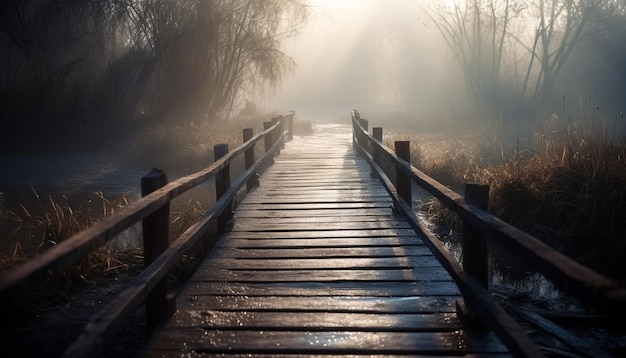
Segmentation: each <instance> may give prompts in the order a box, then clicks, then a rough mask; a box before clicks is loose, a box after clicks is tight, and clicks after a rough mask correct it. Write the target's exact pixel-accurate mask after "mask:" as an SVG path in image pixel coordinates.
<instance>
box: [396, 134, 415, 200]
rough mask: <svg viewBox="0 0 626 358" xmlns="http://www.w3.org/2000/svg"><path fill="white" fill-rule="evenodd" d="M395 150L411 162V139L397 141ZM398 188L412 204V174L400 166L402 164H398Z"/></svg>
mask: <svg viewBox="0 0 626 358" xmlns="http://www.w3.org/2000/svg"><path fill="white" fill-rule="evenodd" d="M395 151H396V155H397V156H398V157H399V158H400V159H403V160H404V161H406V162H407V163H411V142H409V141H396V142H395ZM396 178H397V179H396V180H397V183H396V188H397V190H398V195H400V197H401V198H402V199H403V200H404V201H405V202H406V203H407V204H409V206H411V202H412V195H411V176H410V175H409V174H408V173H406V172H405V171H404V170H402V169H401V168H400V166H396Z"/></svg>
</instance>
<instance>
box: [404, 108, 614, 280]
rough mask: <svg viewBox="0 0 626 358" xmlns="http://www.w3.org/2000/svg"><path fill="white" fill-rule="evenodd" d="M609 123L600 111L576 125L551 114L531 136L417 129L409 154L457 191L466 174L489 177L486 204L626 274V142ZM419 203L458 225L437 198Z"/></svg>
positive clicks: (578, 256)
mask: <svg viewBox="0 0 626 358" xmlns="http://www.w3.org/2000/svg"><path fill="white" fill-rule="evenodd" d="M616 120H619V119H618V118H616ZM611 124H612V125H611V126H608V128H609V129H608V130H607V126H606V125H604V123H603V121H602V120H601V119H600V118H598V117H592V118H591V119H590V120H589V121H588V122H587V123H585V124H584V125H577V124H574V123H571V122H570V121H566V120H564V119H563V118H560V117H559V116H557V115H552V116H551V117H550V118H549V119H548V120H546V121H545V122H544V124H543V127H542V128H541V130H540V131H538V132H536V133H534V135H533V136H532V137H531V136H527V137H522V136H521V135H519V134H516V135H512V136H509V137H508V138H507V137H506V136H505V135H504V134H502V133H501V132H500V131H499V128H487V129H482V130H480V131H477V132H476V133H471V134H464V135H462V136H461V135H445V136H435V137H431V138H429V137H424V136H421V137H418V138H419V139H418V140H417V142H416V145H415V146H414V150H413V153H412V156H413V157H414V158H415V160H412V162H413V164H414V165H415V166H416V167H417V168H419V169H420V170H422V171H424V172H426V173H427V174H428V175H430V176H432V177H433V178H435V179H436V180H438V181H440V182H441V183H443V184H444V185H447V186H449V187H451V188H452V189H454V190H457V191H458V192H461V191H462V188H463V185H464V183H466V182H481V183H487V184H489V185H490V205H489V210H490V212H492V213H493V214H495V215H496V216H498V217H500V218H501V219H503V220H505V221H507V222H509V223H511V224H512V225H514V226H516V227H518V228H520V229H522V230H524V231H526V232H529V233H531V234H532V235H535V236H537V237H539V238H540V239H542V240H543V241H545V242H546V243H548V244H549V245H551V246H552V247H554V248H556V249H557V250H559V251H562V252H564V253H565V254H567V255H568V256H570V257H572V258H574V259H575V260H577V261H579V262H581V263H583V264H584V265H587V266H589V267H592V268H594V269H596V270H598V271H600V272H602V273H604V274H606V275H609V276H611V277H613V278H615V279H618V280H620V281H622V282H626V260H625V258H626V220H624V218H625V217H626V185H625V184H626V144H625V143H624V141H623V138H622V136H621V135H618V133H617V128H618V125H617V124H613V123H611ZM611 130H612V133H611ZM422 210H423V211H424V212H425V213H426V214H427V215H429V216H430V217H431V218H433V219H434V220H435V221H437V222H440V223H442V224H445V225H447V226H449V227H452V228H455V229H459V228H460V224H461V223H460V221H459V219H458V218H457V217H456V215H454V214H453V213H451V212H449V211H448V210H446V209H445V208H443V207H442V205H441V204H440V203H439V202H438V201H432V202H429V203H427V204H426V205H424V206H423V207H422Z"/></svg>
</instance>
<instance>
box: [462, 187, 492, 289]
mask: <svg viewBox="0 0 626 358" xmlns="http://www.w3.org/2000/svg"><path fill="white" fill-rule="evenodd" d="M465 201H466V202H467V203H468V204H471V205H474V206H475V207H477V208H478V209H481V210H487V208H488V207H489V185H486V184H477V183H467V184H465ZM463 269H464V270H465V272H467V273H469V274H470V275H472V277H474V278H475V279H476V281H478V282H479V283H480V284H481V285H482V286H483V287H484V288H488V287H489V257H488V254H487V242H486V240H485V238H484V237H483V235H481V232H480V231H478V230H476V229H474V228H473V227H472V226H471V225H469V224H468V223H467V222H464V223H463Z"/></svg>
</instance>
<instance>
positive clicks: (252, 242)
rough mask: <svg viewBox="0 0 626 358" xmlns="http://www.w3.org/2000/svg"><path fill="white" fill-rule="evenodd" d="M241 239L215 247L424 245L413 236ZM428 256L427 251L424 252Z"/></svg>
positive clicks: (220, 242) (280, 247) (220, 243)
mask: <svg viewBox="0 0 626 358" xmlns="http://www.w3.org/2000/svg"><path fill="white" fill-rule="evenodd" d="M240 236H242V237H241V238H234V237H231V238H229V240H228V241H219V242H218V243H217V244H216V245H215V247H233V248H240V249H243V248H245V249H254V248H268V247H274V248H279V249H289V248H292V249H294V248H314V247H344V248H348V247H355V246H357V247H369V246H374V247H388V246H391V247H399V246H416V245H421V246H423V245H424V244H423V243H422V242H421V240H420V239H419V238H416V237H412V236H399V237H358V238H351V237H345V238H344V237H337V238H322V237H315V238H309V239H303V238H287V239H283V238H271V237H270V238H264V239H255V238H248V237H246V234H245V233H244V234H243V235H240ZM424 253H425V254H427V253H428V252H427V251H424Z"/></svg>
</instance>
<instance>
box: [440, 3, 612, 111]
mask: <svg viewBox="0 0 626 358" xmlns="http://www.w3.org/2000/svg"><path fill="white" fill-rule="evenodd" d="M620 7H622V8H623V5H619V4H618V1H605V0H535V1H531V0H504V1H499V0H467V1H464V2H459V3H456V4H454V5H447V3H443V2H442V3H440V5H439V6H438V7H437V8H436V10H431V11H429V12H428V14H429V16H430V18H431V19H432V21H433V23H434V24H435V26H436V27H437V29H438V30H439V32H440V33H441V34H442V35H443V37H444V39H445V40H446V42H447V44H448V46H449V48H450V49H451V50H452V51H453V52H454V53H455V54H456V56H457V57H458V59H459V61H460V63H461V66H462V68H463V72H464V76H465V81H466V88H467V91H468V93H469V95H470V97H471V98H472V99H473V100H474V102H475V103H476V104H477V106H479V107H486V108H488V109H489V110H491V111H494V112H496V111H497V112H511V109H512V110H513V111H514V112H516V113H523V114H525V115H531V116H532V115H533V114H537V113H539V112H540V111H541V110H542V109H543V107H544V106H545V104H546V100H548V99H549V98H550V96H551V95H552V93H553V91H554V86H555V83H557V79H558V78H559V76H560V74H561V72H562V70H563V68H564V67H565V65H566V64H567V62H568V60H569V59H570V56H571V55H572V53H573V52H574V50H575V49H576V48H577V47H578V46H579V45H580V44H581V43H582V42H584V41H586V40H589V39H590V38H592V37H595V36H598V35H599V33H598V32H597V31H595V32H594V31H592V28H593V27H594V26H597V24H599V22H600V21H601V19H603V18H604V17H606V16H611V17H612V16H613V15H609V14H616V13H617V12H618V11H617V10H618V8H620ZM622 15H623V13H622Z"/></svg>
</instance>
